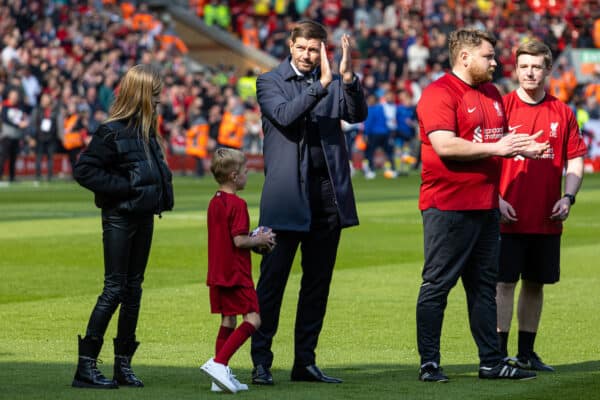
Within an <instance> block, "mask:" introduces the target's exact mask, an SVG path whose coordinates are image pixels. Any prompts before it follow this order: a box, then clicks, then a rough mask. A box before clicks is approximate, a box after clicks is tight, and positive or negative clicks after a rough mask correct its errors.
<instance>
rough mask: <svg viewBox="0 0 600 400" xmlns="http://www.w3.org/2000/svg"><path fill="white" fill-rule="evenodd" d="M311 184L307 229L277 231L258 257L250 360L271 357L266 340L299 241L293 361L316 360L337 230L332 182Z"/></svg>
mask: <svg viewBox="0 0 600 400" xmlns="http://www.w3.org/2000/svg"><path fill="white" fill-rule="evenodd" d="M311 186H312V190H311V210H312V218H313V220H312V224H311V228H310V231H309V232H291V231H277V232H276V234H277V238H276V239H277V246H275V248H274V250H273V251H272V252H271V253H269V254H267V255H265V256H264V257H263V259H262V262H261V264H260V278H259V280H258V284H257V287H256V292H257V294H258V302H259V306H260V316H261V325H260V328H259V329H258V330H257V331H256V332H255V333H254V335H253V336H252V348H251V353H252V361H253V362H254V365H259V364H260V365H265V366H267V367H269V368H270V367H271V365H272V363H273V352H272V351H271V345H272V343H273V337H274V336H275V333H276V332H277V327H278V324H279V313H280V310H281V302H282V299H283V293H284V290H285V286H286V283H287V280H288V276H289V274H290V269H291V267H292V263H293V261H294V256H295V254H296V250H297V249H298V245H300V251H301V254H302V259H301V265H302V280H301V282H300V293H299V296H298V306H297V311H296V324H295V348H294V364H295V365H298V366H306V365H311V364H315V358H316V356H315V349H316V347H317V342H318V339H319V333H320V332H321V328H322V327H323V320H324V318H325V311H326V308H327V298H328V296H329V286H330V283H331V277H332V275H333V267H334V265H335V259H336V254H337V248H338V243H339V239H340V232H341V231H340V225H339V220H338V216H337V208H336V206H335V202H334V198H333V192H332V189H331V184H330V183H329V181H328V180H326V181H320V182H319V181H317V182H315V183H314V184H313V185H311Z"/></svg>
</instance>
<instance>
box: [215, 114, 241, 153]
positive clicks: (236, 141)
mask: <svg viewBox="0 0 600 400" xmlns="http://www.w3.org/2000/svg"><path fill="white" fill-rule="evenodd" d="M244 132H245V131H244V115H243V114H234V113H233V112H232V111H225V112H224V113H223V119H222V120H221V125H220V126H219V137H218V138H217V141H218V142H219V144H220V145H221V146H225V147H231V148H234V149H238V150H241V148H242V145H243V144H244Z"/></svg>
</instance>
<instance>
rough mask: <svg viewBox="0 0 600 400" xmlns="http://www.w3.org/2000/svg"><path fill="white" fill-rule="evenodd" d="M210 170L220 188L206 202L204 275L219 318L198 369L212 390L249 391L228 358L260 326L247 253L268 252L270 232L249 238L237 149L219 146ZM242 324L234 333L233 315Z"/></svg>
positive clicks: (243, 179)
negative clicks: (208, 354) (210, 353)
mask: <svg viewBox="0 0 600 400" xmlns="http://www.w3.org/2000/svg"><path fill="white" fill-rule="evenodd" d="M211 171H212V173H213V175H214V177H215V180H216V181H217V182H218V183H219V190H218V191H217V193H216V194H215V196H214V197H213V198H212V200H211V201H210V204H209V206H208V212H207V219H208V223H207V225H208V277H207V282H206V283H207V285H208V286H209V288H210V290H209V291H210V307H211V312H212V313H218V314H221V327H220V328H219V333H218V335H217V342H216V352H215V357H214V358H211V359H210V360H208V361H207V362H206V363H205V364H204V365H202V367H200V369H201V370H202V371H203V372H204V373H206V374H207V375H208V376H210V377H211V378H212V380H213V385H212V388H211V390H212V391H221V390H224V391H227V392H231V393H235V392H237V391H240V390H248V386H247V385H245V384H242V383H240V382H239V381H238V380H237V379H235V376H234V375H233V374H232V373H231V370H230V369H229V367H228V365H227V364H228V362H229V359H230V358H231V357H232V356H233V354H234V353H235V352H236V351H237V349H239V348H240V347H241V346H242V345H243V344H244V342H245V341H246V340H247V339H248V338H249V337H250V336H251V335H252V334H253V333H254V331H256V329H257V328H258V327H259V326H260V315H259V310H258V298H257V296H256V290H255V289H254V283H253V282H252V267H251V254H250V250H251V249H253V248H254V249H261V250H266V251H270V250H271V249H272V248H273V246H275V234H274V233H273V232H271V230H270V229H267V228H262V227H260V228H259V229H257V230H255V231H254V232H253V233H252V234H251V235H250V234H249V225H250V217H249V215H248V207H247V205H246V202H245V201H244V200H243V199H241V198H240V197H238V196H237V194H236V193H237V192H238V191H239V190H242V189H244V187H245V186H246V180H247V172H248V171H247V168H246V158H245V157H244V154H243V153H242V152H240V151H237V150H233V149H226V148H220V149H217V150H216V151H215V153H214V156H213V159H212V165H211ZM237 315H242V316H243V322H242V323H241V324H240V325H239V326H238V327H237V329H236V324H237V321H236V316H237Z"/></svg>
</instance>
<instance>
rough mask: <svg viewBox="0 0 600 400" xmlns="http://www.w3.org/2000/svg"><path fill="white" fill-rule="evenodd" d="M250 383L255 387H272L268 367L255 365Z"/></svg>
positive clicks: (271, 378)
mask: <svg viewBox="0 0 600 400" xmlns="http://www.w3.org/2000/svg"><path fill="white" fill-rule="evenodd" d="M252 383H253V384H255V385H273V383H274V382H273V375H271V371H270V370H269V367H266V366H264V365H260V364H259V365H257V366H256V367H254V369H253V370H252Z"/></svg>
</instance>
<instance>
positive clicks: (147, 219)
mask: <svg viewBox="0 0 600 400" xmlns="http://www.w3.org/2000/svg"><path fill="white" fill-rule="evenodd" d="M153 227H154V216H153V215H147V216H130V215H127V216H124V215H121V214H119V213H117V212H116V211H111V210H102V240H103V243H104V289H103V290H102V294H100V296H99V297H98V301H97V302H96V306H95V307H94V310H93V311H92V315H91V316H90V320H89V322H88V326H87V331H86V335H87V336H96V337H104V333H105V332H106V328H107V327H108V323H109V322H110V320H111V318H112V316H113V314H114V312H115V310H116V309H117V307H118V306H119V305H120V306H121V308H120V310H119V324H118V327H117V338H119V339H122V340H133V339H134V338H135V329H136V326H137V321H138V316H139V312H140V301H141V298H142V282H143V281H144V272H145V270H146V264H147V262H148V255H149V253H150V245H151V243H152V231H153Z"/></svg>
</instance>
